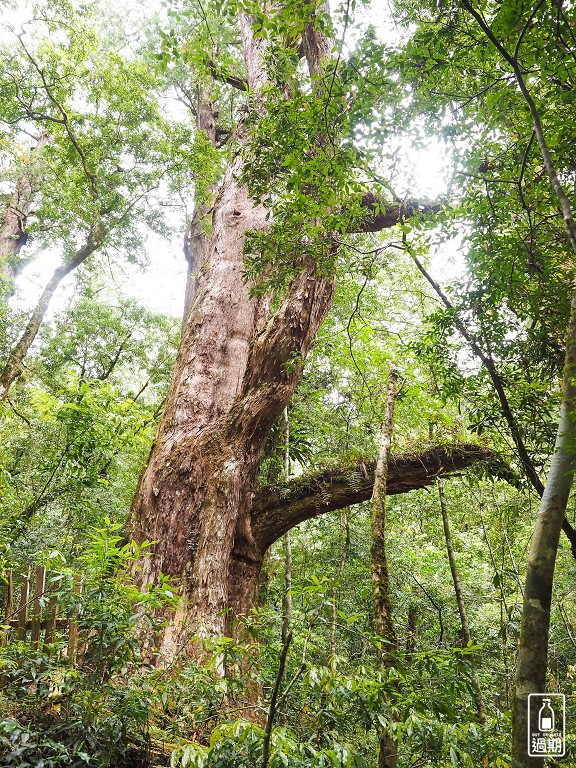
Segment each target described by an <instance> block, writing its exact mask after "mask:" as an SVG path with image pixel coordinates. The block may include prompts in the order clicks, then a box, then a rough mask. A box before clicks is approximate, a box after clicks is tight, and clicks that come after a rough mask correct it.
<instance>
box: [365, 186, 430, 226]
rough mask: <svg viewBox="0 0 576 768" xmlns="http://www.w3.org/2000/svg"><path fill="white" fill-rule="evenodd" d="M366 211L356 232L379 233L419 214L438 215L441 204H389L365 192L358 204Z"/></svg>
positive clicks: (416, 201) (408, 202) (422, 202)
mask: <svg viewBox="0 0 576 768" xmlns="http://www.w3.org/2000/svg"><path fill="white" fill-rule="evenodd" d="M360 205H361V206H362V208H366V209H367V215H366V217H365V218H364V220H363V221H362V222H361V223H360V224H359V225H358V227H357V228H355V229H354V231H356V232H380V231H381V230H383V229H390V227H393V226H395V225H396V224H399V223H400V222H401V221H403V220H404V219H410V218H412V217H413V216H416V215H418V214H419V213H420V214H422V213H438V211H439V210H440V208H441V207H442V204H441V203H431V202H429V201H425V200H423V201H419V200H405V201H404V202H402V203H390V202H387V201H385V200H382V199H381V198H379V197H378V196H377V195H375V194H374V193H373V192H366V193H365V194H364V195H363V196H362V200H361V202H360Z"/></svg>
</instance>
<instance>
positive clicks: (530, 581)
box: [512, 291, 576, 768]
mask: <svg viewBox="0 0 576 768" xmlns="http://www.w3.org/2000/svg"><path fill="white" fill-rule="evenodd" d="M575 376H576V291H575V292H574V294H573V296H572V304H571V314H570V323H569V325H568V333H567V338H566V359H565V363H564V375H563V379H562V406H561V409H560V421H559V423H558V431H557V435H556V444H555V446H554V453H553V455H552V460H551V463H550V470H549V472H548V479H547V481H546V487H545V489H544V495H543V496H542V501H541V502H540V509H539V511H538V517H537V519H536V527H535V530H534V535H533V537H532V544H531V546H530V554H529V557H528V569H527V572H526V584H525V587H524V602H523V606H522V626H521V630H520V643H519V646H518V660H517V667H516V687H515V693H514V718H513V734H512V742H513V743H512V767H513V768H536V767H538V768H540V767H541V766H542V765H543V764H544V760H543V758H541V757H528V694H530V693H543V692H544V691H545V686H546V669H547V659H548V632H549V629H550V604H551V601H552V583H553V578H554V566H555V564H556V553H557V551H558V542H559V539H560V531H561V529H562V520H563V519H564V514H565V512H566V505H567V503H568V497H569V495H570V490H571V488H572V481H573V478H574V470H575V466H576V451H575V446H576V418H575V411H576V379H575Z"/></svg>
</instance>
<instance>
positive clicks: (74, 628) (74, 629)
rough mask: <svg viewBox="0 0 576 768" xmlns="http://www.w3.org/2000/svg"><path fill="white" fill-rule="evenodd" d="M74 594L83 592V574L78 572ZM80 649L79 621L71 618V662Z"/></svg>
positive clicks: (73, 661) (69, 656) (69, 648)
mask: <svg viewBox="0 0 576 768" xmlns="http://www.w3.org/2000/svg"><path fill="white" fill-rule="evenodd" d="M74 594H75V595H78V596H80V595H81V594H82V576H81V574H79V573H77V574H76V576H75V577H74ZM77 613H78V611H77V609H74V615H77ZM77 650H78V622H77V621H76V619H71V620H70V622H69V629H68V660H69V661H70V663H71V664H74V663H75V661H76V652H77Z"/></svg>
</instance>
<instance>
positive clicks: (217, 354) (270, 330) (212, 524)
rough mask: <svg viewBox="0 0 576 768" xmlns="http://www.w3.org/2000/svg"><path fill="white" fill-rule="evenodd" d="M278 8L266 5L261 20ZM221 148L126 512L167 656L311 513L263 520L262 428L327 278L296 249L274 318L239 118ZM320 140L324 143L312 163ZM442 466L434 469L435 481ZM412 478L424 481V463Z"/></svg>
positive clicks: (222, 607) (313, 64)
mask: <svg viewBox="0 0 576 768" xmlns="http://www.w3.org/2000/svg"><path fill="white" fill-rule="evenodd" d="M274 8H275V6H274V4H272V5H271V6H270V9H269V12H270V13H274ZM327 10H328V9H327V6H325V5H323V4H322V3H320V4H318V5H317V7H316V12H317V13H318V14H319V13H326V12H327ZM321 27H322V25H317V24H316V17H315V16H314V15H313V14H312V18H311V20H310V22H309V24H308V26H307V27H306V29H305V30H304V32H303V36H302V46H301V48H302V51H303V54H304V56H305V58H306V59H307V63H308V69H309V73H310V75H311V80H312V87H313V88H314V89H316V90H317V92H318V93H319V94H322V89H323V88H325V87H326V83H327V80H326V78H322V77H321V74H322V71H323V69H322V68H323V66H324V62H325V61H327V59H328V57H329V55H330V51H331V47H332V46H331V43H330V41H328V40H327V39H326V37H325V36H324V33H323V32H322V31H321ZM322 28H323V27H322ZM254 29H255V24H254V20H253V19H250V18H247V17H243V16H241V17H240V30H241V37H242V44H243V49H244V58H245V63H246V72H247V78H246V87H247V88H248V90H249V92H250V94H251V102H250V103H251V109H253V110H256V112H257V111H258V110H259V109H260V108H263V107H262V106H261V100H260V95H259V94H260V90H261V89H262V87H264V86H266V85H267V71H268V70H267V67H266V64H265V59H266V48H267V46H268V45H269V40H268V39H267V38H266V37H265V36H262V35H256V34H255V31H254ZM215 120H216V111H215V110H214V109H212V107H211V105H210V103H209V100H208V99H207V97H205V94H204V95H202V96H201V98H200V100H199V105H198V110H197V122H198V130H203V131H204V132H205V134H206V135H207V137H208V138H209V139H210V141H212V143H215V140H216V136H217V133H218V130H217V126H216V125H215ZM320 133H321V132H320ZM334 140H335V138H334V137H333V136H332V137H330V142H333V141H334ZM231 141H232V142H234V145H235V149H234V151H232V152H231V157H232V159H231V161H230V164H229V166H228V168H227V170H226V171H225V172H224V174H223V178H222V180H221V183H220V187H219V190H216V189H214V195H213V200H212V199H211V201H210V203H209V204H203V205H202V206H199V208H198V210H197V212H196V215H195V216H194V219H193V221H192V224H191V227H190V230H189V232H188V235H187V240H186V255H187V259H188V263H189V278H188V285H187V294H186V311H185V316H184V322H183V330H182V339H181V343H180V347H179V351H178V355H177V360H176V364H175V368H174V372H173V376H172V381H171V385H170V389H169V392H168V396H167V399H166V405H165V410H164V413H163V416H162V419H161V422H160V424H159V427H158V431H157V435H156V438H155V440H154V443H153V446H152V449H151V452H150V456H149V459H148V462H147V465H146V467H145V469H144V471H143V473H142V475H141V477H140V481H139V483H138V487H137V490H136V494H135V498H134V502H133V506H132V515H131V535H132V536H133V537H134V539H135V540H136V541H138V542H142V541H144V540H147V541H153V542H155V544H154V547H153V555H152V556H151V557H147V558H144V559H143V560H142V562H141V563H140V564H139V570H138V571H137V578H138V580H139V582H140V585H141V586H145V585H146V584H149V583H152V582H154V581H156V580H157V578H158V576H159V574H160V573H164V574H167V575H170V576H172V577H175V578H176V579H178V580H179V581H180V583H181V588H182V589H181V591H182V595H183V597H184V598H185V599H184V600H183V601H182V604H181V607H180V609H179V611H178V612H177V615H176V617H175V619H174V620H173V621H172V622H171V624H170V626H169V627H168V628H167V630H166V633H165V637H164V639H163V642H162V650H163V651H164V652H167V653H169V654H171V653H174V652H175V651H177V650H179V649H180V648H182V647H184V645H185V643H186V640H187V638H188V637H189V636H190V635H191V634H192V633H195V632H199V631H201V630H202V631H204V632H206V633H207V634H209V635H222V634H223V633H230V631H231V624H230V620H231V618H232V617H233V616H234V615H238V614H247V613H248V612H249V611H250V610H251V609H252V608H253V607H254V606H255V603H256V591H257V585H258V573H259V570H260V566H261V562H262V557H263V555H264V553H265V551H266V549H267V547H268V546H269V545H270V544H271V543H272V542H273V541H275V540H276V539H277V538H279V537H280V536H281V535H283V534H284V533H286V532H287V531H289V530H290V529H291V528H292V527H293V526H294V525H296V524H297V523H298V522H300V521H301V520H304V519H307V518H308V517H312V516H313V514H314V512H313V511H312V510H311V509H308V510H307V511H303V512H301V513H296V514H292V513H291V510H290V509H289V508H287V507H286V505H285V504H284V503H283V502H282V503H281V504H280V505H279V508H278V509H276V508H275V507H268V510H267V511H266V512H263V505H262V504H260V503H259V502H260V499H259V498H258V496H257V490H258V489H257V478H258V468H259V464H260V461H261V458H262V454H263V451H264V446H265V443H266V440H267V437H268V435H269V432H270V430H271V427H272V424H273V423H274V421H275V420H276V419H277V418H278V417H279V416H280V414H281V413H282V411H283V410H284V409H285V408H286V406H287V404H288V403H289V401H290V398H291V397H292V394H293V393H294V390H295V388H296V386H297V384H298V381H299V379H300V377H301V374H302V369H303V365H304V361H305V359H306V356H307V354H308V352H309V350H310V347H311V344H312V342H313V340H314V338H315V336H316V333H317V331H318V329H319V327H320V325H321V323H322V322H323V320H324V318H325V317H326V314H327V313H328V311H329V309H330V306H331V303H332V298H333V295H334V289H335V276H334V274H333V272H330V271H329V270H327V269H326V268H325V266H324V268H321V267H319V266H318V265H317V264H316V262H315V261H312V260H311V259H310V258H308V257H307V256H306V255H305V254H306V252H307V251H306V247H303V248H302V254H301V255H300V256H298V255H296V256H295V264H294V266H295V275H294V277H293V279H292V281H291V283H290V285H289V286H288V287H287V288H286V289H285V291H284V295H283V296H280V297H277V301H276V302H275V304H274V309H272V302H271V298H270V297H268V296H261V295H256V296H255V295H252V293H251V287H252V286H251V284H250V282H249V281H247V280H246V279H245V274H244V257H245V254H244V249H245V243H246V236H247V234H248V233H249V232H260V231H263V230H264V229H265V228H267V227H268V226H269V224H270V221H269V215H270V211H269V209H267V208H265V207H264V206H263V205H261V204H258V203H256V202H255V201H254V200H253V199H251V197H250V195H249V192H248V189H247V188H246V186H245V185H244V184H243V182H242V174H243V171H244V164H243V163H244V160H243V154H244V152H243V150H244V148H245V146H246V144H247V142H249V141H250V131H249V129H248V127H247V126H245V125H243V122H242V120H240V123H239V124H238V126H237V129H236V131H235V133H234V135H233V137H232V138H231ZM322 141H323V137H322V136H321V135H320V136H319V138H318V144H317V146H316V147H312V148H311V152H312V154H313V153H314V151H315V150H318V148H319V147H321V146H322ZM364 207H365V208H366V227H365V231H377V230H381V229H384V228H387V227H391V226H394V225H395V224H397V223H398V222H399V221H401V220H402V219H403V218H405V217H408V216H410V215H415V213H416V212H417V211H418V210H421V207H419V206H418V205H417V204H416V203H410V204H408V205H403V206H400V205H391V206H390V208H389V210H387V212H386V213H383V209H382V208H381V206H376V198H374V197H372V198H369V199H368V198H367V199H366V201H365V205H364ZM318 223H319V224H321V222H318ZM359 231H362V227H360V229H359ZM340 235H341V233H339V235H338V237H333V235H332V233H331V232H325V233H324V237H323V238H322V243H321V245H320V246H319V247H320V248H324V253H323V260H324V264H326V263H333V262H334V261H335V259H336V257H337V248H338V242H339V239H340ZM302 245H303V246H305V243H304V241H303V243H302ZM297 251H298V248H297V247H296V248H295V252H297ZM315 258H316V257H315ZM319 261H322V259H319ZM465 463H466V462H464V464H465ZM440 470H441V468H440V466H438V467H437V468H436V473H437V472H438V471H440ZM416 472H417V474H418V473H419V474H420V476H421V477H422V468H421V467H420V466H419V467H418V469H417V470H416ZM424 472H425V470H424ZM370 492H371V487H370ZM360 495H362V494H360ZM364 498H367V497H364ZM359 500H360V499H359ZM350 503H354V499H350V500H349V501H347V500H345V499H344V495H343V496H341V498H340V501H335V502H334V503H333V504H332V506H330V505H328V506H327V507H322V506H321V507H319V508H318V511H317V512H316V514H318V513H319V512H323V511H329V509H335V508H337V507H338V506H348V504H350ZM292 509H294V508H292ZM283 515H288V518H285V517H283Z"/></svg>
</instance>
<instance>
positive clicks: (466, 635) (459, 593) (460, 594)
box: [438, 477, 486, 723]
mask: <svg viewBox="0 0 576 768" xmlns="http://www.w3.org/2000/svg"><path fill="white" fill-rule="evenodd" d="M438 494H439V496H440V512H441V514H442V525H443V527H444V541H445V542H446V551H447V553H448V562H449V563H450V573H451V574H452V583H453V585H454V593H455V595H456V603H457V604H458V613H459V615H460V627H461V632H462V645H463V647H464V648H465V647H466V646H468V645H470V643H471V642H472V635H471V633H470V624H469V622H468V612H467V611H466V603H465V602H464V590H463V589H462V582H461V581H460V574H459V573H458V568H457V566H456V557H455V555H454V547H453V546H452V534H451V533H450V523H449V521H448V506H447V504H446V494H445V493H444V483H443V481H442V478H441V477H439V478H438ZM471 681H472V687H473V688H474V703H475V705H476V712H477V714H478V720H479V721H480V722H481V723H485V722H486V709H485V707H484V699H483V697H482V689H481V688H480V681H479V680H478V675H477V674H476V670H472V676H471Z"/></svg>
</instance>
